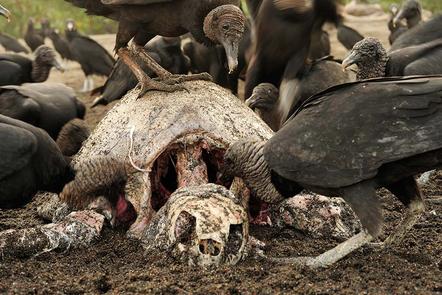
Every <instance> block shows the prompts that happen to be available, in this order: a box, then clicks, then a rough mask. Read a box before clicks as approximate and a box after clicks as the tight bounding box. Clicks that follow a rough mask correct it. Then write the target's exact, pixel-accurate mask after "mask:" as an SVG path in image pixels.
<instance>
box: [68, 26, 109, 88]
mask: <svg viewBox="0 0 442 295" xmlns="http://www.w3.org/2000/svg"><path fill="white" fill-rule="evenodd" d="M66 39H67V40H68V42H69V49H70V51H71V54H72V57H73V59H74V60H75V61H77V62H78V63H79V64H80V65H81V69H82V70H83V72H84V75H85V76H86V77H85V80H84V83H83V89H82V90H81V91H82V92H89V91H91V90H92V89H94V80H93V79H92V75H98V76H106V77H108V76H109V75H110V73H111V72H112V68H113V66H114V64H115V59H114V58H113V57H112V56H111V55H110V54H109V52H107V50H106V49H104V48H103V46H101V45H100V44H98V42H96V41H95V40H92V39H91V38H89V37H87V36H84V35H82V34H80V33H79V32H78V31H77V28H76V26H75V22H74V21H73V20H68V21H67V23H66Z"/></svg>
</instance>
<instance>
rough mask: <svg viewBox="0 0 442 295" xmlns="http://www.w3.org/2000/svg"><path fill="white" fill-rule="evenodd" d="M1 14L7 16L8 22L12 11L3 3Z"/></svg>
mask: <svg viewBox="0 0 442 295" xmlns="http://www.w3.org/2000/svg"><path fill="white" fill-rule="evenodd" d="M0 14H1V15H3V16H4V17H6V19H7V20H8V22H10V21H11V12H10V11H9V10H7V9H6V8H4V7H3V6H1V5H0Z"/></svg>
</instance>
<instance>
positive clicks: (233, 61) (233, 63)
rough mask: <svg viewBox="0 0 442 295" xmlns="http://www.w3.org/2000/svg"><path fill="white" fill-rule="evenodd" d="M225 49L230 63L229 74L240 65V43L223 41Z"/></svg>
mask: <svg viewBox="0 0 442 295" xmlns="http://www.w3.org/2000/svg"><path fill="white" fill-rule="evenodd" d="M222 45H223V47H224V50H225V51H226V56H227V64H228V65H229V74H231V73H233V71H235V70H236V67H237V66H238V43H234V42H223V43H222Z"/></svg>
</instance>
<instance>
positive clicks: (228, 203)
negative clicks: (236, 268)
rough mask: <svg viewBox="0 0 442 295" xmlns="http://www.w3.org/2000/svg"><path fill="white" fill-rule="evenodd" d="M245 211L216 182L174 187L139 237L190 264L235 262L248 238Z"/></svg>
mask: <svg viewBox="0 0 442 295" xmlns="http://www.w3.org/2000/svg"><path fill="white" fill-rule="evenodd" d="M248 232H249V226H248V217H247V212H246V211H245V210H244V208H243V207H242V206H241V204H240V200H239V199H237V198H236V197H235V195H234V194H233V193H232V192H230V191H229V190H227V189H226V188H224V187H222V186H219V185H215V184H204V185H200V186H191V187H183V188H181V189H178V190H177V191H175V192H174V193H173V194H172V196H171V197H170V199H169V200H168V202H167V204H166V205H165V206H163V207H162V208H161V209H160V210H159V211H158V212H157V215H156V216H155V217H154V219H153V220H152V222H151V224H150V225H149V227H148V229H147V231H146V232H145V235H144V236H143V237H142V241H143V243H144V245H145V248H146V249H147V250H148V251H149V250H154V249H157V250H161V251H168V252H170V253H171V254H172V255H173V256H174V257H176V258H178V259H181V260H187V262H188V263H189V265H192V266H210V265H216V266H217V265H220V264H223V263H226V264H232V265H233V264H236V263H237V262H238V261H239V260H240V259H241V258H242V257H243V255H244V253H245V249H246V245H247V242H248V237H249V236H248Z"/></svg>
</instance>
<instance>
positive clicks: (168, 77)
mask: <svg viewBox="0 0 442 295" xmlns="http://www.w3.org/2000/svg"><path fill="white" fill-rule="evenodd" d="M132 46H133V51H134V53H135V54H137V55H138V56H139V57H140V58H141V59H142V60H143V61H144V62H145V63H146V65H147V66H148V67H149V68H150V69H151V70H152V71H153V72H154V73H155V74H157V76H158V78H157V79H156V80H159V81H161V82H162V83H164V84H167V85H175V84H180V83H183V82H186V81H196V80H205V81H212V77H211V76H210V75H209V74H208V73H199V74H190V75H173V74H171V73H170V72H168V71H167V70H166V69H164V68H163V67H162V66H161V65H159V64H158V62H156V61H155V60H154V59H153V58H152V57H151V56H149V54H148V53H147V51H146V49H145V48H144V47H143V46H139V45H136V44H133V45H132Z"/></svg>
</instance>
